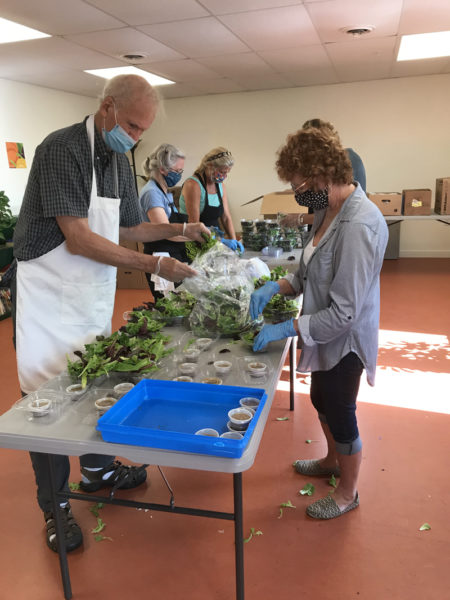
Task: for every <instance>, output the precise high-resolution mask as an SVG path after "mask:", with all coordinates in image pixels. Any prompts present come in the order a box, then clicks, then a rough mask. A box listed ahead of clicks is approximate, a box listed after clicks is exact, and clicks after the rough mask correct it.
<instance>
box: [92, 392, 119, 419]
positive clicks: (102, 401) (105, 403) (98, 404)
mask: <svg viewBox="0 0 450 600" xmlns="http://www.w3.org/2000/svg"><path fill="white" fill-rule="evenodd" d="M116 402H117V398H113V397H112V396H105V397H104V398H98V400H96V401H95V408H96V409H97V414H98V416H99V417H101V416H102V415H104V414H105V412H106V411H107V410H109V409H110V408H111V407H113V406H114V404H115V403H116Z"/></svg>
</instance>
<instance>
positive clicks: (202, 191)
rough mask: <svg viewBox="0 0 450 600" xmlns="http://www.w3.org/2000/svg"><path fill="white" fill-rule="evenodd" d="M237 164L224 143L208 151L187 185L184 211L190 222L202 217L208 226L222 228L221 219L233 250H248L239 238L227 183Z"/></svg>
mask: <svg viewBox="0 0 450 600" xmlns="http://www.w3.org/2000/svg"><path fill="white" fill-rule="evenodd" d="M233 165H234V159H233V156H232V154H231V152H229V151H228V150H227V149H226V148H223V147H222V146H219V147H218V148H213V149H212V150H210V151H209V152H208V153H207V154H205V156H204V157H203V158H202V160H201V163H200V165H199V166H198V167H197V168H196V169H195V172H194V174H193V175H192V176H191V177H188V178H187V179H186V181H185V183H184V185H183V190H182V192H181V196H180V213H182V214H185V215H187V216H188V221H189V223H192V222H196V219H200V220H201V222H202V223H204V224H205V225H206V226H207V227H217V228H219V227H220V225H219V219H220V222H221V224H222V226H223V228H224V229H225V234H226V235H227V238H225V237H223V238H221V241H222V242H223V243H224V244H225V245H226V246H228V247H229V248H231V249H232V250H239V251H240V252H244V246H243V245H242V243H241V242H238V241H237V240H236V233H235V231H234V226H233V221H232V219H231V214H230V209H229V206H228V197H227V191H226V189H225V184H224V181H225V179H226V178H227V176H228V174H229V172H230V171H231V168H232V166H233Z"/></svg>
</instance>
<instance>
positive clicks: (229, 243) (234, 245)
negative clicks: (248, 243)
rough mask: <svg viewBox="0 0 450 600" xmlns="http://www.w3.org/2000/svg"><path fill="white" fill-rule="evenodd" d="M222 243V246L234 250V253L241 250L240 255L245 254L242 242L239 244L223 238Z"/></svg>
mask: <svg viewBox="0 0 450 600" xmlns="http://www.w3.org/2000/svg"><path fill="white" fill-rule="evenodd" d="M220 241H221V242H222V244H225V246H228V248H230V250H233V252H235V251H236V250H239V253H240V254H242V253H243V252H244V246H243V245H242V244H241V242H238V240H227V239H226V238H221V240H220Z"/></svg>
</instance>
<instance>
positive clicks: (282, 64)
mask: <svg viewBox="0 0 450 600" xmlns="http://www.w3.org/2000/svg"><path fill="white" fill-rule="evenodd" d="M259 56H261V58H263V59H264V60H265V61H266V62H267V63H268V64H269V65H271V66H272V67H273V68H274V69H276V70H277V71H279V72H281V73H284V72H285V71H292V70H294V69H297V70H302V71H305V70H312V69H316V68H331V61H330V59H329V57H328V54H327V52H326V51H325V49H324V48H323V46H321V45H316V46H304V47H301V48H298V47H296V48H286V49H285V50H270V51H264V52H259Z"/></svg>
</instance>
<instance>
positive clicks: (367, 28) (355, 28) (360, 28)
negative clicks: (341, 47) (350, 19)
mask: <svg viewBox="0 0 450 600" xmlns="http://www.w3.org/2000/svg"><path fill="white" fill-rule="evenodd" d="M374 29H375V27H373V26H372V25H352V26H351V27H343V28H342V29H341V31H343V32H344V33H347V34H348V35H351V36H353V37H361V36H362V35H365V34H366V33H371V32H372V31H373V30H374Z"/></svg>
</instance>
